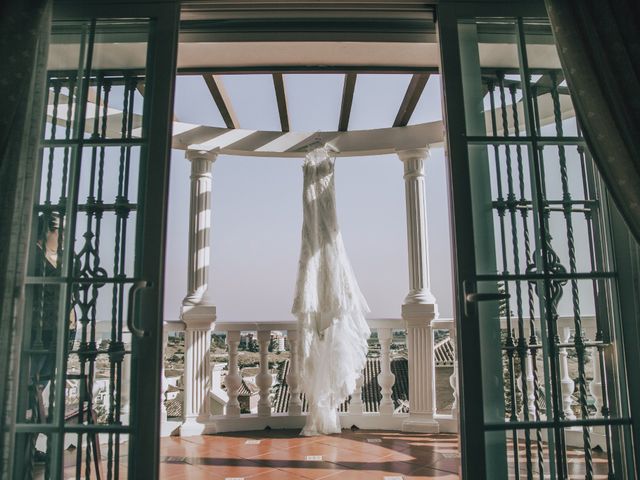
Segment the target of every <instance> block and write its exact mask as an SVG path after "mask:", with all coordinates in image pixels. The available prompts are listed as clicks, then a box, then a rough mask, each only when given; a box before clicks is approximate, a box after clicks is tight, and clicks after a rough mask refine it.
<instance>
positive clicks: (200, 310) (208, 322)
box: [180, 304, 216, 328]
mask: <svg viewBox="0 0 640 480" xmlns="http://www.w3.org/2000/svg"><path fill="white" fill-rule="evenodd" d="M180 320H182V321H183V322H184V323H185V325H186V326H187V327H191V328H211V326H212V325H213V323H214V322H215V321H216V306H215V305H208V304H207V305H205V304H199V305H182V308H181V310H180Z"/></svg>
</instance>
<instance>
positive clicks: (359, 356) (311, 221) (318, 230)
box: [292, 148, 371, 436]
mask: <svg viewBox="0 0 640 480" xmlns="http://www.w3.org/2000/svg"><path fill="white" fill-rule="evenodd" d="M302 169H303V172H304V191H303V225H302V246H301V249H300V264H299V270H298V279H297V282H296V293H295V299H294V302H293V308H292V312H293V314H294V315H296V317H297V318H298V331H299V332H300V339H301V346H302V350H301V355H302V369H301V370H302V371H301V380H302V391H303V392H304V393H305V395H306V398H307V402H308V405H309V414H308V416H307V422H306V425H305V427H304V429H303V430H302V433H301V435H306V436H311V435H319V434H330V433H339V432H340V419H339V417H338V407H339V405H340V404H341V403H342V402H344V401H345V400H346V399H347V398H348V397H349V395H351V394H352V393H353V392H354V390H355V386H356V380H357V379H358V377H359V376H360V374H361V372H362V370H363V368H364V366H365V362H366V355H367V350H368V346H367V339H368V338H369V335H370V333H371V332H370V330H369V327H368V325H367V322H366V320H365V316H364V315H365V313H366V312H368V311H369V307H368V306H367V302H366V301H365V299H364V297H363V295H362V292H361V291H360V288H359V287H358V283H357V281H356V278H355V275H354V273H353V270H352V269H351V265H350V263H349V259H348V258H347V253H346V251H345V248H344V244H343V242H342V236H341V234H340V230H339V228H338V220H337V216H336V205H335V203H336V200H335V183H334V176H333V174H334V161H333V159H332V158H330V157H329V154H328V151H327V150H326V149H324V148H319V149H316V150H314V151H312V152H310V153H308V154H307V157H306V159H305V162H304V165H303V167H302Z"/></svg>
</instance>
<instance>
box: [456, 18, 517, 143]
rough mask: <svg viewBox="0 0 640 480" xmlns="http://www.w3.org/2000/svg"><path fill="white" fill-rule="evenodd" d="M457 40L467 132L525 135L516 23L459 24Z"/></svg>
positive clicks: (468, 21) (509, 21)
mask: <svg viewBox="0 0 640 480" xmlns="http://www.w3.org/2000/svg"><path fill="white" fill-rule="evenodd" d="M458 37H459V40H460V57H461V67H462V72H463V91H464V104H465V111H466V113H465V116H466V124H467V133H468V134H469V135H473V136H508V137H510V136H521V135H525V134H526V124H525V120H524V118H525V116H524V113H525V110H524V105H523V103H522V79H521V77H520V75H521V73H520V61H519V55H518V46H517V35H516V23H515V21H514V20H510V19H505V20H486V21H485V20H482V19H480V20H465V21H460V22H459V24H458Z"/></svg>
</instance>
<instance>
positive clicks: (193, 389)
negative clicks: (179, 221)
mask: <svg viewBox="0 0 640 480" xmlns="http://www.w3.org/2000/svg"><path fill="white" fill-rule="evenodd" d="M186 156H187V159H188V160H189V161H190V162H191V200H190V205H189V258H188V268H187V295H186V297H185V298H184V300H183V302H182V314H181V319H182V321H183V322H184V324H185V332H184V343H185V359H184V360H185V361H184V406H183V407H184V417H185V420H184V423H183V425H182V426H181V427H180V433H181V435H184V436H188V435H202V434H208V433H215V431H216V426H215V421H214V420H213V417H212V415H211V407H210V400H209V392H210V391H211V364H210V359H209V350H210V348H211V331H212V330H213V325H214V322H215V320H216V307H215V306H214V305H213V302H212V301H211V300H210V298H209V296H208V283H209V262H210V232H211V191H212V179H211V167H212V166H213V162H215V160H216V158H217V153H216V152H207V151H201V150H187V154H186Z"/></svg>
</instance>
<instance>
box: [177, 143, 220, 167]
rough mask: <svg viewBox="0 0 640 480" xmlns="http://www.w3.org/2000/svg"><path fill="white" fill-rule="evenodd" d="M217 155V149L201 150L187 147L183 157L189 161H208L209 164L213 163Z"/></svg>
mask: <svg viewBox="0 0 640 480" xmlns="http://www.w3.org/2000/svg"><path fill="white" fill-rule="evenodd" d="M218 153H219V150H218V149H215V150H205V149H201V148H191V147H187V150H186V151H185V154H184V156H185V158H186V159H187V160H189V161H192V160H208V161H209V162H211V163H213V162H215V161H216V160H217V159H218Z"/></svg>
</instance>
